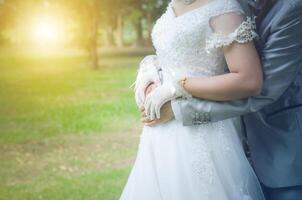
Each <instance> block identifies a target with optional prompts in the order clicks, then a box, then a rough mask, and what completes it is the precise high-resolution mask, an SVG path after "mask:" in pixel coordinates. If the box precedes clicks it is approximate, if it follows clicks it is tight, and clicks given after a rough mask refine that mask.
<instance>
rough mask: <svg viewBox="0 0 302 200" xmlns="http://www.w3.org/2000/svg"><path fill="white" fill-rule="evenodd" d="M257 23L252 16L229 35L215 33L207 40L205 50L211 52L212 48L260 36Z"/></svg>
mask: <svg viewBox="0 0 302 200" xmlns="http://www.w3.org/2000/svg"><path fill="white" fill-rule="evenodd" d="M255 30H256V23H255V19H254V18H253V19H252V18H251V17H247V18H246V20H245V21H243V22H242V23H241V24H240V25H239V27H238V28H237V29H236V30H235V31H234V32H232V33H230V34H228V35H223V34H221V33H213V34H212V35H211V36H210V37H209V38H208V39H207V40H206V47H205V50H206V52H207V53H210V51H211V50H213V49H216V48H221V47H223V46H228V45H230V44H232V43H233V42H238V43H240V44H244V43H247V42H250V41H253V39H255V38H257V37H258V34H257V33H256V31H255Z"/></svg>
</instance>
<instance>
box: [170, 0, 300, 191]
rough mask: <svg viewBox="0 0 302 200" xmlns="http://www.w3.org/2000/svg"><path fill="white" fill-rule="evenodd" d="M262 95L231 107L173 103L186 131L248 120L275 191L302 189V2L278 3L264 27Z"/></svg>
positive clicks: (259, 169) (264, 174)
mask: <svg viewBox="0 0 302 200" xmlns="http://www.w3.org/2000/svg"><path fill="white" fill-rule="evenodd" d="M258 33H259V36H260V38H261V39H260V40H259V41H258V43H257V49H258V52H259V55H260V56H261V60H262V66H263V71H264V86H263V91H262V93H261V95H259V96H255V97H249V98H246V99H243V100H237V101H230V102H215V101H206V100H202V99H197V98H193V99H190V100H187V99H176V100H173V101H172V109H173V112H174V114H175V118H176V120H181V121H182V122H183V125H184V126H192V125H199V124H203V123H209V122H215V121H219V120H224V119H227V118H232V117H237V116H242V115H243V116H244V117H243V121H244V124H245V127H246V135H247V138H248V141H249V147H250V151H251V159H252V162H253V166H254V169H255V171H256V174H257V175H258V177H259V179H260V181H261V182H262V183H263V184H264V185H266V186H269V187H288V186H296V185H302V0H286V1H285V0H276V1H275V3H274V5H273V6H272V8H271V9H270V11H269V13H268V14H267V15H266V16H265V17H264V18H263V20H261V22H260V24H259V25H258Z"/></svg>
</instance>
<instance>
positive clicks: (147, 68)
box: [134, 55, 161, 107]
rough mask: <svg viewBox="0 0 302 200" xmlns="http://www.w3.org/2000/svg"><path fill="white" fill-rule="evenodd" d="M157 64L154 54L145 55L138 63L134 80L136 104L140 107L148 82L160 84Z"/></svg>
mask: <svg viewBox="0 0 302 200" xmlns="http://www.w3.org/2000/svg"><path fill="white" fill-rule="evenodd" d="M159 69H160V67H159V64H158V61H157V56H156V55H149V56H146V57H145V58H144V59H143V60H142V61H141V62H140V64H139V69H138V73H137V77H136V81H135V82H134V85H135V87H134V92H135V101H136V104H137V105H138V106H139V107H141V106H143V102H144V100H145V90H146V88H147V86H148V85H149V84H150V83H152V82H153V83H155V84H156V85H160V84H161V78H160V75H159Z"/></svg>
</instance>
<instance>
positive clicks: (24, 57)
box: [0, 50, 142, 200]
mask: <svg viewBox="0 0 302 200" xmlns="http://www.w3.org/2000/svg"><path fill="white" fill-rule="evenodd" d="M0 52H1V54H0V151H1V155H0V163H1V165H0V199H1V200H2V199H5V200H6V199H7V200H11V199H22V200H27V199H28V200H29V199H30V200H31V199H52V200H56V199H62V200H63V199H64V200H65V199H73V200H77V199H79V200H80V199H99V200H100V199H101V200H103V199H104V200H111V199H112V200H114V199H118V197H119V195H120V193H121V191H122V188H123V186H124V184H125V181H126V180H127V177H128V174H129V172H130V169H131V166H132V165H133V161H134V158H135V154H136V149H137V143H138V141H139V129H140V123H139V113H138V111H137V108H136V105H135V102H134V99H133V93H132V90H131V89H129V88H128V87H129V86H130V85H131V83H132V82H133V81H134V79H135V75H136V68H137V64H138V62H139V60H140V59H141V56H142V55H136V54H135V53H133V52H131V54H129V55H128V56H127V52H126V53H121V54H118V53H116V54H104V55H103V56H102V57H101V60H100V69H99V70H97V71H94V70H91V69H90V68H89V65H90V64H89V61H88V59H87V56H85V55H84V54H81V53H70V52H64V53H62V52H58V53H48V54H46V53H39V52H35V53H30V52H29V53H28V52H22V51H21V52H20V51H19V52H17V51H4V50H2V51H0Z"/></svg>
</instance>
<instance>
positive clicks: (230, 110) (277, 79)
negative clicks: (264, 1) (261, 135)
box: [171, 1, 302, 126]
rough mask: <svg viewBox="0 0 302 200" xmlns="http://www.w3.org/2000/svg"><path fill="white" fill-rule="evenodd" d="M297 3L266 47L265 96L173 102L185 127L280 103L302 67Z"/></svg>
mask: <svg viewBox="0 0 302 200" xmlns="http://www.w3.org/2000/svg"><path fill="white" fill-rule="evenodd" d="M296 2H297V3H296V5H289V9H287V12H286V13H284V15H283V16H282V17H281V18H280V19H278V20H277V21H275V22H274V24H273V25H272V26H271V34H270V35H269V37H268V38H267V41H266V43H265V44H264V47H263V50H262V56H261V60H262V66H263V71H264V77H265V80H264V85H263V90H262V93H261V95H259V96H257V97H249V98H247V99H244V100H238V101H231V102H214V101H206V100H201V99H197V98H193V99H190V100H185V99H176V100H173V101H172V103H171V105H172V109H173V113H174V115H175V118H176V119H177V120H181V121H183V124H184V125H185V126H190V125H197V124H202V123H208V122H215V121H220V120H224V119H227V118H231V117H235V116H240V115H244V114H247V113H250V112H256V111H258V110H260V109H261V108H263V107H264V106H266V105H268V104H271V103H273V102H275V101H276V100H278V98H279V97H280V96H281V95H282V94H283V93H284V92H285V90H286V89H287V88H288V87H289V86H290V85H291V83H292V82H293V80H294V79H295V77H296V74H297V73H298V72H299V70H301V68H302V39H301V36H302V19H301V18H302V6H301V5H302V3H301V2H298V1H296Z"/></svg>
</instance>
